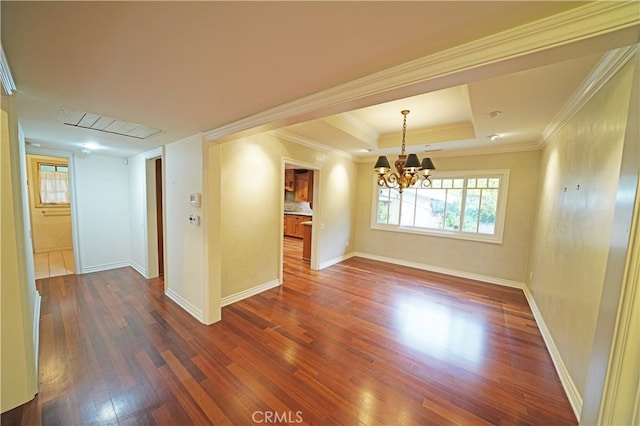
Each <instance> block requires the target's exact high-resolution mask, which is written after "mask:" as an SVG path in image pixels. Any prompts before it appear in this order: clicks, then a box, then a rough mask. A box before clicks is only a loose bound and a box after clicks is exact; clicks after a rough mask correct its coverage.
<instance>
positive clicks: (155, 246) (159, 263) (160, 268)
mask: <svg viewBox="0 0 640 426" xmlns="http://www.w3.org/2000/svg"><path fill="white" fill-rule="evenodd" d="M145 168H146V171H145V173H146V198H147V203H146V205H147V206H146V217H147V229H146V239H147V250H146V268H145V271H144V275H145V278H156V277H163V276H164V272H165V265H166V263H165V257H164V246H165V241H164V234H165V233H164V213H163V212H164V210H163V185H162V182H163V179H162V176H163V174H162V173H163V170H162V169H163V164H162V157H161V156H160V157H153V158H147V159H146V163H145Z"/></svg>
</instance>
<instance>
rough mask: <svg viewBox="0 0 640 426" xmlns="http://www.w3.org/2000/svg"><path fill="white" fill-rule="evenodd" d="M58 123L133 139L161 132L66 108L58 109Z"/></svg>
mask: <svg viewBox="0 0 640 426" xmlns="http://www.w3.org/2000/svg"><path fill="white" fill-rule="evenodd" d="M58 122H59V123H63V124H66V125H67V126H74V127H81V128H83V129H91V130H97V131H98V132H105V133H111V134H114V135H120V136H128V137H130V138H135V139H147V138H150V137H151V136H155V135H157V134H158V133H161V132H162V130H160V129H154V128H152V127H147V126H143V125H142V124H137V123H130V122H128V121H122V120H116V119H115V118H110V117H105V116H103V115H97V114H91V113H89V112H81V111H73V110H71V109H68V108H60V118H59V119H58Z"/></svg>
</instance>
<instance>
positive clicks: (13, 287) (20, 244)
mask: <svg viewBox="0 0 640 426" xmlns="http://www.w3.org/2000/svg"><path fill="white" fill-rule="evenodd" d="M1 106H2V107H1V112H0V135H1V137H0V194H1V195H0V233H1V234H2V238H1V239H0V280H1V282H2V286H1V288H0V306H1V319H0V323H1V328H2V330H1V335H0V359H1V360H0V363H1V366H0V411H1V412H5V411H7V410H10V409H12V408H15V407H17V406H19V405H21V404H24V403H25V402H28V401H29V400H31V399H33V397H34V396H35V394H36V392H37V386H38V378H37V369H36V363H37V356H36V349H35V344H34V334H35V331H36V329H37V326H38V324H37V323H35V324H34V320H37V313H38V304H37V300H38V297H39V296H38V295H37V291H36V289H35V285H30V283H29V278H28V275H29V274H28V273H27V265H26V259H25V248H26V246H27V244H26V242H25V235H24V232H23V230H24V228H25V227H24V224H23V217H24V215H25V214H26V212H24V211H23V200H22V195H23V191H22V186H21V182H20V176H21V174H22V171H21V170H20V164H21V161H20V157H19V154H20V146H19V145H20V140H19V138H20V134H19V132H20V131H19V123H18V121H17V118H16V115H15V108H14V106H13V99H11V98H9V97H7V96H2V104H1ZM31 284H33V283H31Z"/></svg>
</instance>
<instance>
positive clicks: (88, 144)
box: [82, 141, 101, 150]
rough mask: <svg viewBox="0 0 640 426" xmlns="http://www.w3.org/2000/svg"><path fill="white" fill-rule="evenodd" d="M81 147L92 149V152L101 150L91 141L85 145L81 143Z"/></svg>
mask: <svg viewBox="0 0 640 426" xmlns="http://www.w3.org/2000/svg"><path fill="white" fill-rule="evenodd" d="M82 146H84V147H85V148H87V149H94V150H95V149H100V148H101V146H100V145H98V144H97V143H96V142H93V141H91V142H87V143H83V144H82Z"/></svg>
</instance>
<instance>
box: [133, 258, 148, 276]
mask: <svg viewBox="0 0 640 426" xmlns="http://www.w3.org/2000/svg"><path fill="white" fill-rule="evenodd" d="M129 266H131V267H132V268H133V269H135V270H136V271H137V272H138V273H139V274H140V275H142V276H143V277H145V278H147V279H148V278H149V277H147V270H146V269H145V268H143V267H142V266H141V265H140V264H139V263H138V262H135V261H133V260H131V261H129Z"/></svg>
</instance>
